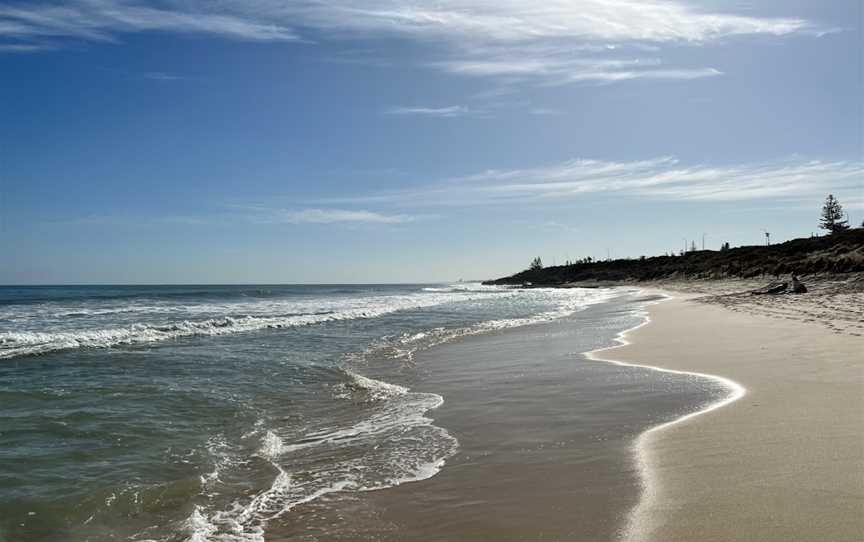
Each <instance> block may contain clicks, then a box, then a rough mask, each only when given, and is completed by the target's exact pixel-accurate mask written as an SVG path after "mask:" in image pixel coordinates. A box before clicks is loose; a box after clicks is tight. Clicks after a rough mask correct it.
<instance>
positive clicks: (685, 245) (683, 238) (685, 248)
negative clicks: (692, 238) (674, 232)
mask: <svg viewBox="0 0 864 542" xmlns="http://www.w3.org/2000/svg"><path fill="white" fill-rule="evenodd" d="M681 240H682V241H684V252H682V253H681V254H687V238H686V237H682V238H681Z"/></svg>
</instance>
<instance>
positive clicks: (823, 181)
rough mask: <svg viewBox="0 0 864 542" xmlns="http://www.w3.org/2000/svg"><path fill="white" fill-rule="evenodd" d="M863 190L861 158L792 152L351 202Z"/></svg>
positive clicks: (759, 196) (549, 175)
mask: <svg viewBox="0 0 864 542" xmlns="http://www.w3.org/2000/svg"><path fill="white" fill-rule="evenodd" d="M831 191H834V192H836V193H842V194H849V197H850V198H853V197H855V196H856V195H857V194H860V193H861V192H862V191H864V162H861V161H821V160H807V159H804V158H800V157H794V158H789V159H785V160H776V161H772V162H761V163H749V164H738V165H724V166H711V165H705V164H690V165H688V164H685V163H683V162H682V161H681V160H679V159H677V158H675V157H668V156H667V157H658V158H653V159H649V160H639V161H623V162H615V161H604V160H586V159H576V160H569V161H565V162H560V163H556V164H551V165H547V166H542V167H535V168H527V169H505V170H487V171H483V172H479V173H475V174H472V175H466V176H462V177H457V178H452V179H447V180H444V181H441V182H438V183H432V184H429V185H427V186H423V187H420V188H415V189H413V190H411V191H404V192H391V193H386V194H377V195H371V196H361V197H358V198H351V199H349V200H348V201H352V202H353V203H355V204H356V203H359V202H361V201H362V202H366V203H372V202H377V203H380V204H396V205H401V206H407V205H412V204H413V205H416V202H423V205H427V206H434V205H446V206H470V205H492V204H509V203H515V202H518V203H526V202H531V201H533V202H549V201H572V200H578V199H581V198H585V197H588V196H591V195H596V194H620V195H621V196H623V197H639V198H646V197H647V198H653V199H657V200H689V201H746V200H764V199H773V200H775V201H777V202H778V203H784V202H798V201H801V200H804V199H812V198H817V199H818V198H820V197H824V195H825V194H827V193H828V192H831Z"/></svg>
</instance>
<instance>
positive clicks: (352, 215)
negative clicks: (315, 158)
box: [258, 209, 414, 224]
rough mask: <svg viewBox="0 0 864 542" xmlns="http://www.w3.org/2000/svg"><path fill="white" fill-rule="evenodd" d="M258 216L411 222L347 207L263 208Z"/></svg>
mask: <svg viewBox="0 0 864 542" xmlns="http://www.w3.org/2000/svg"><path fill="white" fill-rule="evenodd" d="M263 211H264V213H263V215H261V216H259V217H258V218H259V219H260V221H261V222H269V223H289V224H333V223H336V222H355V223H356V222H360V223H372V224H403V223H405V222H412V221H413V220H414V217H412V216H408V215H384V214H380V213H375V212H372V211H367V210H362V209H361V210H349V209H301V210H296V211H292V210H286V209H265V210H263Z"/></svg>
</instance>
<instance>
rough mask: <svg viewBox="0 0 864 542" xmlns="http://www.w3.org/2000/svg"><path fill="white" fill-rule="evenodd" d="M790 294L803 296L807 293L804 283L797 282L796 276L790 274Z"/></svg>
mask: <svg viewBox="0 0 864 542" xmlns="http://www.w3.org/2000/svg"><path fill="white" fill-rule="evenodd" d="M792 293H793V294H804V293H807V287H806V286H804V283H803V282H801V281H800V280H798V275H796V274H795V273H792Z"/></svg>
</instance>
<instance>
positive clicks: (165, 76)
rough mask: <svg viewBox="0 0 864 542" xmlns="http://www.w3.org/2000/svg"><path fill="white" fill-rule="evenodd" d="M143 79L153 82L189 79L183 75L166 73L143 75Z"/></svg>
mask: <svg viewBox="0 0 864 542" xmlns="http://www.w3.org/2000/svg"><path fill="white" fill-rule="evenodd" d="M141 77H142V78H144V79H149V80H151V81H183V80H185V79H187V77H185V76H182V75H175V74H172V73H165V72H147V73H143V74H141Z"/></svg>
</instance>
